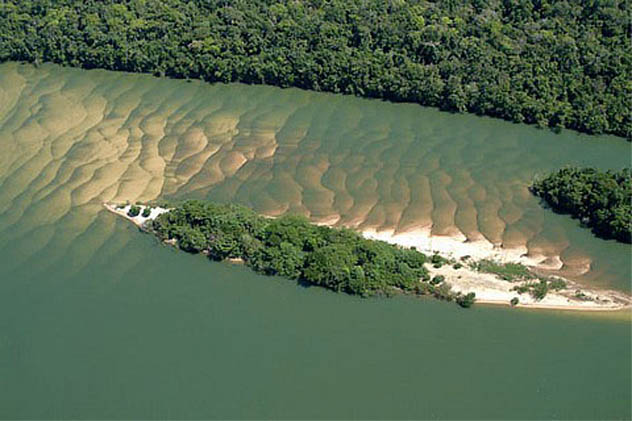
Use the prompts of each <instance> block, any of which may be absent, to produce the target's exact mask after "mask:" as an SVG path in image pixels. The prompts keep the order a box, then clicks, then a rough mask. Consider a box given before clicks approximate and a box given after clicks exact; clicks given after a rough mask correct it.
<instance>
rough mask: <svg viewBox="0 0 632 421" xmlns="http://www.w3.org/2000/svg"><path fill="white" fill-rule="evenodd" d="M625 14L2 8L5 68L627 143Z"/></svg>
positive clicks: (311, 7)
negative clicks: (367, 101)
mask: <svg viewBox="0 0 632 421" xmlns="http://www.w3.org/2000/svg"><path fill="white" fill-rule="evenodd" d="M626 6H627V4H626V2H622V1H600V2H541V1H537V2H533V1H528V2H515V1H513V2H512V1H478V0H467V1H444V2H424V1H419V0H411V1H384V0H365V1H360V0H349V1H325V2H323V1H313V0H312V1H291V0H280V1H274V2H272V1H266V0H250V1H239V2H236V1H229V2H226V1H217V0H208V1H201V0H196V1H188V0H143V1H124V2H122V1H116V2H111V1H97V0H65V1H41V0H6V1H3V2H2V8H0V33H1V34H4V35H3V36H2V37H1V38H0V60H2V61H6V60H16V61H29V62H35V63H38V62H42V61H47V62H54V63H59V64H63V65H69V66H75V67H83V68H105V69H110V70H119V71H130V72H144V73H149V74H154V75H157V76H168V77H175V78H182V79H184V78H198V79H202V80H205V81H208V82H224V83H226V82H245V83H257V84H269V85H276V86H281V87H287V86H294V87H298V88H304V89H312V90H316V91H327V92H334V93H344V94H351V95H359V96H364V97H370V98H384V99H389V100H393V101H398V102H401V101H407V102H415V103H419V104H422V105H427V106H433V107H439V108H441V109H443V110H450V111H454V112H464V111H468V112H473V113H477V114H485V115H489V116H493V117H497V118H503V119H506V120H510V121H514V122H519V123H529V124H537V125H539V126H550V127H554V128H559V127H567V128H572V129H576V130H580V131H585V132H589V133H600V132H607V133H613V134H617V135H619V136H631V132H632V129H631V125H632V119H630V114H629V110H630V102H629V94H628V91H629V83H628V82H629V75H630V63H631V62H632V58H631V55H632V53H631V49H630V48H629V29H628V22H629V17H628V16H629V15H628V12H626V10H628V9H629V7H628V8H626Z"/></svg>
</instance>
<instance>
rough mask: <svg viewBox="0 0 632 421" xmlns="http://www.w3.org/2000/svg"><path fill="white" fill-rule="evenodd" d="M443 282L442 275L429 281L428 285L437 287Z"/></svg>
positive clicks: (443, 277)
mask: <svg viewBox="0 0 632 421" xmlns="http://www.w3.org/2000/svg"><path fill="white" fill-rule="evenodd" d="M443 281H445V276H443V275H437V276H435V277H433V278H432V280H431V281H430V284H432V285H438V284H440V283H441V282H443Z"/></svg>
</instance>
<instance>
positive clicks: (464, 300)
mask: <svg viewBox="0 0 632 421" xmlns="http://www.w3.org/2000/svg"><path fill="white" fill-rule="evenodd" d="M475 298H476V294H474V293H473V292H470V293H469V294H465V295H463V294H459V295H457V296H456V303H457V304H458V305H460V306H461V307H463V308H469V307H472V304H474V300H475Z"/></svg>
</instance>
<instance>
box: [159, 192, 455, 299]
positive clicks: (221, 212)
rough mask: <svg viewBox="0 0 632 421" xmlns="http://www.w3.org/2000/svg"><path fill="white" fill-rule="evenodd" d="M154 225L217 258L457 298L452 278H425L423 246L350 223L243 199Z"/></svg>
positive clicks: (369, 289) (345, 285)
mask: <svg viewBox="0 0 632 421" xmlns="http://www.w3.org/2000/svg"><path fill="white" fill-rule="evenodd" d="M151 229H152V230H153V231H154V233H155V234H156V235H158V236H159V237H160V238H161V239H163V240H172V239H175V240H177V244H178V246H179V247H180V248H181V249H183V250H186V251H189V252H193V253H199V252H203V253H205V254H207V255H208V256H209V257H210V258H212V259H215V260H223V259H226V258H241V259H243V260H244V262H245V263H246V265H248V266H250V267H251V268H252V269H254V270H256V271H257V272H261V273H264V274H267V275H280V276H284V277H287V278H290V279H295V280H298V281H301V282H304V283H307V284H311V285H318V286H322V287H325V288H329V289H332V290H335V291H343V292H347V293H350V294H359V295H362V296H370V295H375V294H384V295H392V294H393V293H395V292H398V291H403V292H409V293H413V294H419V295H424V294H432V295H434V296H436V297H438V298H442V299H446V300H452V299H454V298H455V295H454V294H453V293H452V292H451V291H450V288H449V286H447V285H441V286H440V287H435V286H434V285H429V284H427V283H426V282H422V281H427V280H428V273H427V272H426V270H425V268H424V263H425V262H426V256H425V255H423V254H422V253H419V252H418V251H416V250H412V249H404V248H401V247H398V246H394V245H391V244H388V243H385V242H382V241H373V240H367V239H365V238H363V237H362V236H360V235H359V234H357V233H356V232H354V231H351V230H348V229H334V228H328V227H323V226H316V225H314V224H311V223H310V222H309V221H308V220H307V219H306V218H304V217H299V216H292V215H288V216H283V217H280V218H276V219H270V218H265V217H262V216H259V215H257V214H255V213H254V212H252V211H251V210H249V209H247V208H244V207H241V206H236V205H219V204H214V203H207V202H201V201H187V202H184V203H182V204H180V205H178V206H175V208H174V209H172V210H171V211H169V212H166V213H163V214H161V215H159V216H158V217H157V218H156V219H155V220H154V221H153V222H152V226H151ZM436 278H441V280H443V277H436ZM436 278H435V280H436ZM435 283H436V282H435Z"/></svg>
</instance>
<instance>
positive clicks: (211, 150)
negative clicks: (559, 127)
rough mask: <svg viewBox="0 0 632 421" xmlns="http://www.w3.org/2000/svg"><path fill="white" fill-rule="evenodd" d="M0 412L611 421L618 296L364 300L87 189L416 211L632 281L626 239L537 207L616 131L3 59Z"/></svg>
mask: <svg viewBox="0 0 632 421" xmlns="http://www.w3.org/2000/svg"><path fill="white" fill-rule="evenodd" d="M0 98H1V101H0V373H2V375H1V376H0V393H1V395H0V396H1V397H0V418H71V417H72V418H156V417H163V418H164V417H170V418H266V417H267V418H270V417H271V418H522V419H524V418H569V419H579V418H583V419H594V418H630V416H631V415H632V414H631V409H630V394H631V393H632V386H631V383H632V380H631V375H630V373H631V371H632V367H631V362H630V361H631V359H632V351H631V329H630V327H631V322H630V314H629V313H614V314H597V315H595V314H590V315H586V314H577V313H561V312H550V311H535V310H517V309H509V308H496V307H487V306H477V307H476V308H473V309H470V310H461V309H459V308H458V307H457V306H456V305H454V304H446V303H441V302H436V301H433V300H425V299H412V298H396V299H370V300H362V299H357V298H354V297H349V296H346V295H338V294H334V293H331V292H328V291H322V290H319V289H316V288H303V287H300V286H297V285H295V283H293V282H290V281H285V280H283V279H276V278H266V277H261V276H258V275H255V274H252V273H250V272H249V271H248V270H246V269H245V268H243V267H239V266H233V265H230V264H218V263H210V262H208V261H206V259H204V258H202V257H199V256H190V255H187V254H185V253H180V252H176V251H175V250H172V249H170V248H168V247H164V246H161V245H160V244H158V243H157V242H156V241H155V240H154V239H153V238H152V237H150V236H148V235H143V234H140V233H139V232H138V231H137V230H136V229H135V228H134V227H133V226H132V225H131V224H128V223H126V222H125V221H124V220H122V219H118V218H116V217H115V216H114V215H112V214H110V213H108V212H105V211H104V210H103V208H102V203H103V202H105V201H126V200H129V201H136V200H152V199H156V198H162V197H178V198H185V197H197V198H209V199H213V200H219V201H235V202H239V203H243V204H245V205H248V206H251V207H253V208H255V209H256V210H257V211H259V212H262V213H265V214H269V215H279V214H282V213H284V212H298V213H303V214H306V215H308V216H309V217H310V218H312V219H313V220H315V221H325V220H326V221H337V223H338V224H339V225H347V226H352V227H356V228H359V229H365V228H373V229H377V230H395V231H396V232H406V231H407V230H411V229H417V228H419V227H425V228H427V229H429V230H430V231H431V233H432V234H433V235H444V236H445V235H451V236H454V237H462V238H463V239H468V240H469V241H479V240H485V241H488V242H490V243H492V244H494V245H497V246H499V247H502V248H507V249H523V250H524V252H525V253H526V254H529V255H532V256H540V257H541V258H542V259H547V261H557V262H561V263H562V264H563V267H562V272H563V273H564V274H566V275H569V276H571V277H573V278H574V279H576V280H577V281H578V282H582V283H585V284H587V285H591V286H597V287H607V288H614V289H618V290H623V291H626V292H630V291H631V289H632V287H631V286H630V277H631V273H630V246H629V245H624V244H620V243H616V242H613V241H604V240H601V239H597V238H594V237H593V236H592V235H591V233H590V232H589V231H588V230H586V229H583V228H581V227H579V225H578V223H577V221H574V220H571V219H570V218H567V217H565V216H562V215H556V214H554V213H552V212H551V211H549V210H546V209H544V208H543V207H542V206H541V205H540V204H539V202H538V200H537V199H536V198H534V197H533V196H531V195H530V194H529V192H528V190H527V186H528V184H529V182H530V181H531V179H532V178H533V177H534V176H535V175H537V174H540V173H543V172H545V171H548V170H551V169H555V168H558V167H560V166H563V165H566V164H582V165H595V166H598V167H601V168H620V167H622V166H624V165H629V161H630V144H629V143H627V142H625V141H624V140H622V139H618V138H614V137H600V138H597V137H591V136H587V135H579V134H577V133H573V132H570V131H563V132H562V133H560V134H554V133H552V132H549V131H544V130H538V129H535V128H532V127H526V126H522V125H515V124H511V123H507V122H503V121H497V120H493V119H489V118H480V117H476V116H466V115H452V114H448V113H441V112H438V111H436V110H432V109H425V108H422V107H419V106H416V105H410V104H390V103H386V102H382V101H374V100H363V99H358V98H352V97H345V96H338V95H329V94H319V93H312V92H305V91H301V90H297V89H286V90H281V89H278V88H271V87H253V86H245V85H237V84H236V85H207V84H204V83H201V82H196V81H193V82H187V81H172V80H164V79H157V78H153V77H150V76H144V75H130V74H124V73H114V72H105V71H84V70H76V69H65V68H61V67H57V66H53V65H44V66H40V67H39V68H34V67H32V66H29V65H20V64H16V63H5V64H3V65H0Z"/></svg>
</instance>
